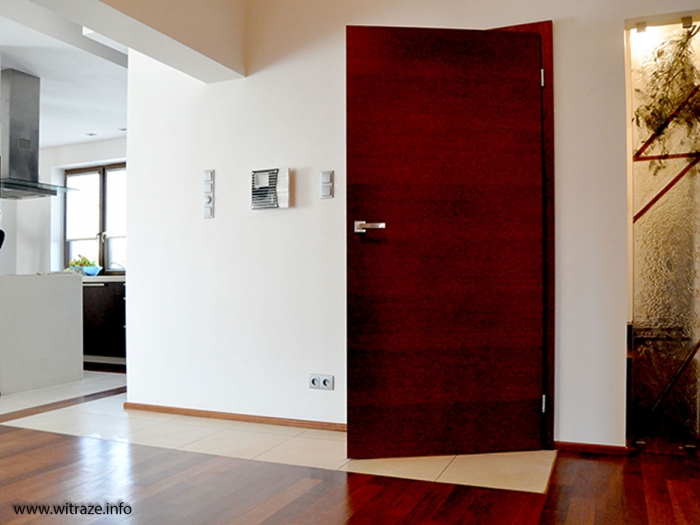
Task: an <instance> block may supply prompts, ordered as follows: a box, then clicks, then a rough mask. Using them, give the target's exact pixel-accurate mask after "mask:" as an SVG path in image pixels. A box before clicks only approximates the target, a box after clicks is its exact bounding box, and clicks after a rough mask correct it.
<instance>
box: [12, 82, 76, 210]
mask: <svg viewBox="0 0 700 525" xmlns="http://www.w3.org/2000/svg"><path fill="white" fill-rule="evenodd" d="M40 83H41V81H40V80H39V78H37V77H35V76H32V75H28V74H27V73H22V72H21V71H17V70H15V69H5V70H3V71H2V73H1V74H0V199H28V198H36V197H51V196H54V195H57V194H58V192H59V191H62V190H65V189H66V188H63V187H61V186H53V185H51V184H44V183H41V182H39V87H40Z"/></svg>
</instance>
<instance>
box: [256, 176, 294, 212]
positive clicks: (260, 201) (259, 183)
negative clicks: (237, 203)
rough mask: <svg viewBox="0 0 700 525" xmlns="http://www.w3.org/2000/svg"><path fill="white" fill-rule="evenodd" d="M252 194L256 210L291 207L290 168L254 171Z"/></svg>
mask: <svg viewBox="0 0 700 525" xmlns="http://www.w3.org/2000/svg"><path fill="white" fill-rule="evenodd" d="M251 194H252V208H253V209H254V210H266V209H271V208H289V168H272V169H268V170H256V171H253V174H252V180H251Z"/></svg>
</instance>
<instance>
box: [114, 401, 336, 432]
mask: <svg viewBox="0 0 700 525" xmlns="http://www.w3.org/2000/svg"><path fill="white" fill-rule="evenodd" d="M124 408H126V409H129V410H145V411H148V412H162V413H165V414H177V415H179V416H194V417H209V418H212V419H229V420H232V421H245V422H247V423H262V424H265V425H280V426H284V427H299V428H310V429H314V430H334V431H336V432H346V431H347V429H348V428H347V425H345V424H343V423H327V422H325V421H306V420H304V419H284V418H280V417H266V416H250V415H247V414H233V413H231V412H215V411H211V410H197V409H193V408H178V407H168V406H162V405H147V404H143V403H130V402H128V401H127V402H126V403H124Z"/></svg>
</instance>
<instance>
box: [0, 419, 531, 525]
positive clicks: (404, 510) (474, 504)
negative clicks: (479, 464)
mask: <svg viewBox="0 0 700 525" xmlns="http://www.w3.org/2000/svg"><path fill="white" fill-rule="evenodd" d="M544 499H545V496H544V495H543V494H535V493H527V492H514V491H505V490H494V489H483V488H475V487H466V486H457V485H449V484H441V483H430V482H424V481H412V480H402V479H393V478H386V477H380V476H369V475H363V474H352V473H345V472H338V471H331V470H320V469H312V468H305V467H293V466H287V465H278V464H273V463H263V462H258V461H250V460H239V459H234V458H225V457H217V456H209V455H205V454H196V453H192V452H183V451H178V450H169V449H161V448H154V447H146V446H139V445H130V444H127V443H118V442H113V441H104V440H99V439H92V438H81V437H73V436H67V435H60V434H53V433H48V432H38V431H34V430H27V429H19V428H14V427H8V426H2V425H0V523H2V524H12V523H23V524H24V523H52V524H53V523H97V524H103V523H104V524H107V523H134V524H137V523H138V524H145V523H153V524H161V523H166V524H168V525H175V524H188V525H193V524H207V525H215V524H234V523H235V524H257V523H265V524H284V525H289V524H295V523H299V524H302V523H303V524H316V523H318V524H324V525H333V524H340V523H347V522H349V523H367V524H373V525H374V524H382V525H383V524H387V525H391V524H405V523H407V524H410V523H433V524H437V523H470V524H472V523H474V524H493V525H499V524H532V525H534V524H537V522H538V520H539V516H540V514H541V511H542V506H543V504H544ZM120 501H122V502H124V503H126V504H128V505H130V506H131V507H132V509H133V510H132V513H131V515H129V516H124V515H122V516H115V515H110V516H103V517H102V518H100V517H98V516H92V517H91V518H92V519H88V521H86V518H87V516H84V517H82V518H81V517H79V516H62V517H58V516H44V517H34V520H35V521H34V520H32V521H30V520H28V516H26V515H17V514H16V513H15V509H14V505H18V504H35V505H62V504H65V503H67V502H68V503H73V504H76V505H90V504H93V505H94V504H104V503H110V504H117V503H119V502H120Z"/></svg>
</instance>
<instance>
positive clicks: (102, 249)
mask: <svg viewBox="0 0 700 525" xmlns="http://www.w3.org/2000/svg"><path fill="white" fill-rule="evenodd" d="M118 169H126V162H116V163H113V164H100V165H96V166H86V167H84V168H74V169H68V170H65V171H64V173H63V182H64V185H65V186H66V187H69V186H68V178H69V177H70V176H72V175H80V174H81V173H98V174H99V178H100V202H99V206H100V213H99V229H100V231H99V232H98V233H97V236H98V237H99V241H98V261H97V264H99V265H100V266H102V275H125V274H126V270H109V269H108V268H107V265H106V264H105V260H106V255H107V243H106V242H105V241H106V238H105V236H104V234H105V233H106V232H105V225H106V222H107V172H108V171H110V170H118ZM127 173H128V172H127ZM127 177H128V174H127ZM69 191H70V190H69ZM67 193H68V192H65V193H64V195H63V259H64V261H63V262H64V265H65V267H68V263H69V262H70V244H69V242H70V241H69V240H68V195H67Z"/></svg>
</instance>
